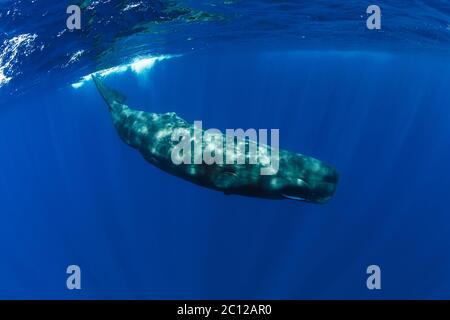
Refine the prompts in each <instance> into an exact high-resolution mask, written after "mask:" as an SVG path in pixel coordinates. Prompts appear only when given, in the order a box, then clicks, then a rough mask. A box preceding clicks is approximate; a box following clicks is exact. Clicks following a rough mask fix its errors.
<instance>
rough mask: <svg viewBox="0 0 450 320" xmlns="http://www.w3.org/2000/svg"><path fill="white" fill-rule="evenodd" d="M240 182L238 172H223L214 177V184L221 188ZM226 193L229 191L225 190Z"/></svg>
mask: <svg viewBox="0 0 450 320" xmlns="http://www.w3.org/2000/svg"><path fill="white" fill-rule="evenodd" d="M238 182H239V180H238V176H237V175H236V173H234V172H231V171H225V172H221V173H220V174H219V175H217V177H216V178H215V179H214V185H215V186H216V187H217V188H219V189H225V190H227V189H230V188H232V187H235V186H237V184H238ZM225 194H227V192H225ZM228 194H229V193H228Z"/></svg>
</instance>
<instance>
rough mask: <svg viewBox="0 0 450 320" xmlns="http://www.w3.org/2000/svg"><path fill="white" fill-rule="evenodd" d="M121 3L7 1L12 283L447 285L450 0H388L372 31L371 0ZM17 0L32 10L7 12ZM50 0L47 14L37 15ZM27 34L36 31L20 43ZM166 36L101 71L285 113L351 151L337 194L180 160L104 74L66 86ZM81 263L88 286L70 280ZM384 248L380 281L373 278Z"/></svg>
mask: <svg viewBox="0 0 450 320" xmlns="http://www.w3.org/2000/svg"><path fill="white" fill-rule="evenodd" d="M137 2H138V1H137ZM137 2H136V3H137ZM128 4H129V2H128ZM211 4H216V5H215V6H212V5H211ZM370 4H371V3H370ZM32 5H33V6H36V7H34V11H33V10H31V9H30V6H32ZM126 5H127V4H126V3H122V2H117V1H116V2H112V3H103V2H102V1H101V2H100V3H98V4H96V5H93V4H91V6H92V9H89V8H90V7H89V6H87V7H86V9H84V10H85V11H84V12H89V14H91V15H92V16H93V18H92V19H93V20H92V23H91V24H90V25H85V27H83V32H82V33H79V34H77V33H76V32H72V33H64V34H63V35H62V36H60V37H56V36H55V35H56V34H58V32H59V31H61V30H63V29H64V27H65V26H64V19H65V17H66V15H65V4H54V3H53V2H50V1H36V2H35V3H33V4H31V1H29V3H26V2H22V1H16V2H14V3H12V2H1V4H0V8H1V9H0V12H2V13H3V15H2V16H0V31H1V32H2V33H3V38H2V40H1V42H0V43H3V47H2V53H0V57H1V58H0V62H1V63H0V70H1V71H2V72H0V74H3V75H4V76H7V77H9V78H11V80H10V81H8V83H3V85H2V86H1V88H0V101H1V103H0V104H1V110H0V150H1V157H0V252H1V260H0V297H1V298H89V299H91V298H369V299H371V298H449V297H450V296H449V292H450V275H449V273H448V270H450V216H449V214H450V210H449V209H448V208H449V206H448V199H449V198H450V179H449V174H448V165H449V163H450V148H449V147H450V126H449V123H450V111H449V105H450V98H449V83H450V64H449V60H448V58H447V54H448V53H449V48H450V46H449V37H450V35H449V33H450V31H449V30H448V21H449V16H450V15H449V6H448V2H446V1H427V2H426V4H425V3H424V2H421V1H411V2H410V1H408V2H406V1H395V2H394V1H380V5H381V7H382V10H383V17H385V19H384V20H383V29H382V31H374V32H375V33H370V32H369V31H368V30H367V29H365V19H366V15H365V9H366V8H367V5H369V3H361V2H359V1H358V2H356V1H348V2H345V4H342V2H341V1H339V2H338V1H296V2H294V1H292V2H283V3H282V4H279V3H276V2H271V1H248V2H247V1H245V2H244V1H242V2H229V3H227V4H225V3H224V2H217V3H214V2H209V3H208V4H205V3H203V2H202V3H200V2H193V1H186V2H183V3H182V5H179V4H178V6H177V7H176V8H177V10H175V11H174V10H172V11H167V7H168V5H167V3H166V2H144V1H142V3H141V4H140V5H139V6H136V7H135V8H134V9H133V10H135V11H132V9H129V10H126V11H123V10H124V8H126ZM171 5H172V4H171ZM14 6H18V8H19V9H20V10H19V9H18V10H19V11H18V12H22V14H21V15H18V14H17V13H16V17H15V18H12V17H11V13H10V14H9V15H5V13H4V12H5V11H8V10H10V9H11V8H14ZM180 6H181V7H182V8H191V11H189V10H188V9H183V10H181V9H179V8H180ZM139 8H141V9H142V8H144V9H143V11H138V9H139ZM94 9H95V10H94ZM27 10H29V12H28V11H27ZM61 10H62V13H61V14H60V15H58V14H59V12H61ZM139 10H140V9H139ZM186 10H187V11H186ZM194 10H197V11H194ZM41 11H42V12H46V11H48V12H49V13H48V15H49V16H51V17H52V19H53V20H49V21H47V22H45V21H46V20H44V19H41V18H39V19H38V18H35V19H31V20H30V19H25V18H23V17H24V16H26V15H27V14H29V15H31V16H32V12H41ZM94 11H95V13H93V12H94ZM130 11H131V13H130ZM27 12H28V13H27ZM117 12H122V15H119V16H118V17H116V18H115V19H110V20H108V19H106V18H105V17H109V16H110V14H111V13H114V14H115V13H117ZM180 12H181V13H180ZM199 12H200V13H199ZM52 13H53V14H52ZM125 13H126V14H125ZM333 13H334V15H333ZM128 14H130V16H129V15H128ZM193 16H194V17H196V18H192V17H193ZM308 16H309V17H310V18H309V20H308V18H307V17H308ZM60 19H62V23H61V21H60ZM96 19H98V20H99V21H101V22H100V23H99V22H97V20H96ZM107 21H110V22H109V23H107ZM149 21H150V22H151V28H150V29H146V28H144V29H142V28H143V27H142V24H145V25H146V26H147V24H148V22H149ZM155 21H159V22H158V23H155ZM111 24H112V25H113V27H111V28H110V27H107V26H108V25H111ZM136 25H139V28H138V29H136V27H135V26H136ZM94 26H95V27H94ZM384 26H385V27H384ZM130 30H131V31H130ZM21 34H28V35H33V34H37V37H36V38H35V39H33V40H26V41H24V42H22V43H21V45H19V46H18V47H17V48H15V49H16V50H11V49H14V46H12V47H11V43H10V42H9V41H10V40H11V39H13V38H14V37H15V36H18V35H21ZM303 36H304V38H302V37H303ZM25 38H26V39H30V37H29V36H28V37H25ZM189 38H191V39H190V40H188V39H189ZM5 41H6V42H5ZM42 45H44V48H43V49H42V50H41V49H40V48H41V46H42ZM79 50H84V52H85V53H83V54H82V55H81V56H80V57H79V59H75V61H73V62H71V63H69V64H68V61H70V58H71V57H73V54H74V53H75V52H77V51H79ZM161 54H164V55H180V56H177V57H174V58H172V59H167V60H164V61H160V62H157V63H155V65H154V67H153V68H148V69H146V70H144V71H143V72H141V73H139V74H136V73H134V72H132V71H131V70H128V71H125V72H122V73H120V74H111V75H109V76H108V77H107V79H105V81H106V82H107V83H108V84H109V85H111V86H113V87H116V88H120V90H121V91H122V92H124V93H125V94H126V95H127V96H128V104H129V105H130V106H133V107H135V108H141V109H144V110H147V111H152V112H168V111H174V112H177V113H178V114H179V115H180V116H182V117H183V118H185V119H187V120H189V121H194V120H202V121H203V124H204V126H206V127H213V128H219V129H222V130H225V129H226V128H269V129H270V128H279V129H280V139H281V140H280V143H281V147H282V148H284V149H289V150H293V151H297V152H301V153H303V154H307V155H311V156H314V157H317V158H319V159H322V160H325V161H327V162H329V163H331V164H333V165H334V166H335V167H336V168H337V169H338V170H339V172H340V175H341V181H340V184H339V187H338V190H337V193H336V195H335V197H334V198H333V200H332V201H331V202H330V203H328V204H326V205H312V204H304V203H299V202H294V201H266V200H260V199H252V198H244V197H238V196H225V195H223V194H221V193H218V192H214V191H211V190H207V189H203V188H199V187H197V186H194V185H192V184H189V183H187V182H185V181H182V180H180V179H178V178H175V177H172V176H170V175H167V174H165V173H164V172H161V171H159V170H158V169H156V168H154V167H152V166H150V165H149V164H147V163H146V162H145V161H144V160H143V159H142V158H141V156H140V155H139V154H138V153H137V152H135V151H133V150H132V149H130V148H129V147H127V146H126V145H124V144H123V143H122V142H121V141H120V140H119V138H118V137H117V134H116V132H115V131H114V128H113V127H112V124H111V121H110V118H109V114H108V112H107V108H106V106H105V104H104V102H103V101H102V100H101V98H100V96H99V95H98V93H97V92H96V90H95V88H94V86H93V84H92V83H91V82H85V83H84V85H83V86H81V87H80V88H78V89H75V88H73V87H71V86H70V84H71V83H76V82H77V81H79V79H80V77H82V76H84V75H87V74H89V73H91V72H94V71H97V70H101V69H105V68H109V67H113V66H117V65H120V64H127V63H130V62H132V61H134V59H136V58H138V57H140V58H142V57H144V56H148V55H161ZM11 56H13V58H12V59H10V57H11ZM2 67H3V69H2ZM0 79H1V77H0ZM70 264H77V265H79V266H80V267H81V270H82V290H80V291H69V290H67V289H66V277H67V275H66V273H65V270H66V267H67V266H68V265H70ZM371 264H377V265H379V266H380V267H381V270H382V290H380V291H369V290H367V288H366V278H367V274H366V268H367V266H369V265H371Z"/></svg>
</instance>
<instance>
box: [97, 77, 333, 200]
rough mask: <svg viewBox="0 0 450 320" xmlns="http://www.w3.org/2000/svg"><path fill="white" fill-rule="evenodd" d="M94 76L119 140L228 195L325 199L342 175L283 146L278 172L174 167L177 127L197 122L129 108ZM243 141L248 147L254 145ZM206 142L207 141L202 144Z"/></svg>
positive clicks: (229, 167)
mask: <svg viewBox="0 0 450 320" xmlns="http://www.w3.org/2000/svg"><path fill="white" fill-rule="evenodd" d="M93 80H94V82H95V84H96V86H97V89H98V91H99V92H100V94H101V95H102V97H103V99H104V100H105V101H106V103H107V105H108V106H109V111H110V113H111V116H112V120H113V123H114V126H115V127H116V129H117V132H118V133H119V136H120V138H121V139H122V140H123V141H124V142H125V143H127V144H128V145H130V146H131V147H133V148H135V149H138V150H139V152H140V153H141V154H142V155H143V156H144V158H145V159H146V160H147V161H148V162H150V163H151V164H153V165H155V166H156V167H158V168H160V169H161V170H164V171H166V172H168V173H170V174H173V175H175V176H178V177H180V178H183V179H185V180H188V181H191V182H193V183H195V184H197V185H200V186H203V187H206V188H210V189H214V190H218V191H222V192H224V193H225V194H237V195H243V196H252V197H259V198H266V199H293V200H300V201H307V202H314V203H325V202H326V201H328V200H329V199H330V198H331V197H332V196H333V194H334V192H335V190H336V184H337V182H338V173H337V172H336V170H335V169H333V168H332V167H331V166H329V165H327V164H325V163H323V162H321V161H319V160H317V159H314V158H311V157H308V156H304V155H301V154H297V153H292V152H289V151H285V150H279V159H280V160H279V170H278V172H277V173H276V174H274V175H261V174H260V169H261V165H260V164H259V161H258V164H248V161H246V164H212V165H207V164H205V163H202V164H181V165H175V164H174V163H173V162H172V158H171V155H172V149H173V147H174V146H175V145H177V144H178V143H179V142H178V141H172V132H173V130H175V129H176V128H186V129H188V130H191V132H193V125H192V124H190V123H188V122H187V121H185V120H183V119H181V118H180V117H178V116H177V115H176V114H175V113H173V112H171V113H165V114H155V113H148V112H144V111H137V110H133V109H130V108H129V107H128V106H127V105H125V104H124V102H125V98H124V97H123V96H121V94H120V93H118V92H117V91H115V90H111V89H109V88H108V87H106V86H105V85H104V84H103V82H102V81H101V80H100V79H99V78H97V77H93ZM224 141H226V140H225V137H224ZM240 142H241V143H245V144H246V145H247V146H248V143H253V142H248V141H247V140H244V141H242V140H241V141H240ZM237 143H239V142H237ZM206 144H207V142H205V141H203V147H205V146H206ZM224 150H225V149H224ZM269 150H270V149H269Z"/></svg>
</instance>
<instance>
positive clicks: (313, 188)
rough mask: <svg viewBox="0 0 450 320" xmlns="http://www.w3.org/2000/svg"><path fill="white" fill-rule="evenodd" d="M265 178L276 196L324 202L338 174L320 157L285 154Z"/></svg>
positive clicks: (331, 191) (330, 192)
mask: <svg viewBox="0 0 450 320" xmlns="http://www.w3.org/2000/svg"><path fill="white" fill-rule="evenodd" d="M269 180H270V182H269V183H270V188H271V192H274V193H275V194H276V195H277V197H278V198H282V199H291V200H297V201H306V202H313V203H325V202H327V201H328V200H329V199H330V198H331V197H332V196H333V194H334V192H335V191H336V187H337V183H338V180H339V174H338V173H337V171H336V170H335V169H334V168H333V167H331V166H329V165H327V164H326V163H324V162H322V161H320V160H317V159H314V158H311V157H307V156H303V155H299V154H288V155H287V156H286V157H285V159H284V161H283V158H282V159H281V162H280V169H279V170H278V173H277V174H276V175H274V176H271V177H270V178H269Z"/></svg>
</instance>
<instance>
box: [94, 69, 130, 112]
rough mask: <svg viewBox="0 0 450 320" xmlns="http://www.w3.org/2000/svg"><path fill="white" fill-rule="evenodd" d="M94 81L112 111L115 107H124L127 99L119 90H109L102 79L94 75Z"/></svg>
mask: <svg viewBox="0 0 450 320" xmlns="http://www.w3.org/2000/svg"><path fill="white" fill-rule="evenodd" d="M92 80H93V81H94V83H95V86H96V87H97V90H98V92H100V94H101V96H102V97H103V99H104V100H105V102H106V104H107V105H108V106H109V108H110V110H111V109H112V110H114V109H115V107H116V106H118V105H120V106H123V104H124V103H125V101H126V99H127V98H126V97H125V96H124V95H123V94H121V93H120V92H119V91H117V90H114V89H111V88H108V87H107V86H106V85H105V84H104V83H103V81H102V80H101V79H100V77H98V76H96V75H92Z"/></svg>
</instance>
